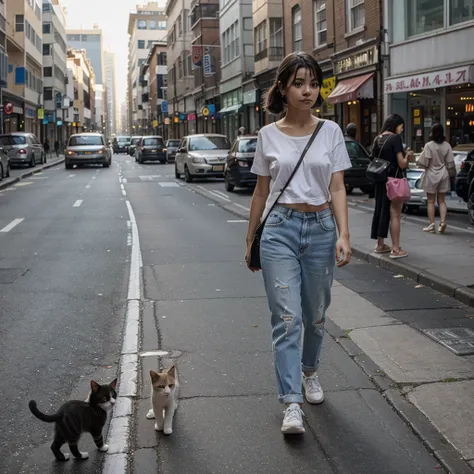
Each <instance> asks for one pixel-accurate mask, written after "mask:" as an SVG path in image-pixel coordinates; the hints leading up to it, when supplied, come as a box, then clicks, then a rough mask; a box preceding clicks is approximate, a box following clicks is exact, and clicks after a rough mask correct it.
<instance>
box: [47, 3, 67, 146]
mask: <svg viewBox="0 0 474 474" xmlns="http://www.w3.org/2000/svg"><path fill="white" fill-rule="evenodd" d="M66 51H67V45H66V15H65V12H64V9H63V8H62V6H61V4H60V3H59V0H48V1H43V76H44V83H43V86H44V88H43V91H44V92H43V94H44V96H43V98H44V114H43V115H44V118H43V127H42V128H43V130H42V132H43V133H42V136H43V140H44V139H46V138H48V140H49V142H50V143H51V145H53V144H54V143H55V142H56V141H58V142H59V143H60V144H62V143H64V142H65V140H66V138H67V137H66V128H65V127H64V126H63V122H64V119H65V114H64V109H63V106H64V100H65V95H66V81H67V65H66ZM51 148H53V147H51Z"/></svg>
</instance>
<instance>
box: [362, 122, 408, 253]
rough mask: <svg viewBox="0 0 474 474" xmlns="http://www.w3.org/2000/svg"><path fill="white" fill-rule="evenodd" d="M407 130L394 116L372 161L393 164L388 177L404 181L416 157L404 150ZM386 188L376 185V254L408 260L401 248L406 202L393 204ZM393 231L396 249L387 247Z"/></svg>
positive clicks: (383, 184) (383, 183)
mask: <svg viewBox="0 0 474 474" xmlns="http://www.w3.org/2000/svg"><path fill="white" fill-rule="evenodd" d="M404 127H405V121H404V120H403V118H402V117H401V116H400V115H398V114H393V115H390V116H389V117H388V118H387V119H386V120H385V123H384V124H383V127H382V130H381V132H380V135H378V136H377V137H375V140H374V144H373V146H372V153H371V154H372V158H381V159H383V160H385V161H388V162H389V163H390V165H389V167H388V170H387V177H392V178H395V177H398V178H402V177H404V176H405V169H406V168H408V162H409V160H410V159H412V157H413V156H414V155H413V152H412V151H410V152H405V150H404V147H403V140H402V137H401V133H402V132H403V129H404ZM386 185H387V183H386V180H385V181H381V182H377V183H375V209H374V215H373V218H372V230H371V238H372V239H374V240H377V246H376V247H375V249H374V252H375V253H379V254H381V253H390V258H404V257H407V256H408V253H407V252H406V251H405V250H403V249H402V248H401V247H400V219H401V215H402V207H403V202H402V201H400V200H394V201H390V199H389V198H388V196H387V187H386ZM389 227H390V236H391V238H392V247H390V246H388V245H387V244H385V239H386V238H387V237H388V229H389Z"/></svg>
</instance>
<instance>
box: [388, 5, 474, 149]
mask: <svg viewBox="0 0 474 474" xmlns="http://www.w3.org/2000/svg"><path fill="white" fill-rule="evenodd" d="M385 19H386V24H387V26H388V28H387V36H386V38H385V39H386V51H385V54H387V56H388V57H389V58H390V61H389V63H388V64H387V67H386V72H385V82H384V89H383V90H384V94H385V96H384V100H385V103H386V108H387V112H389V113H390V112H396V113H399V114H400V115H402V116H403V117H404V118H405V120H406V127H405V128H406V131H405V141H406V142H407V143H408V144H411V146H412V147H413V148H414V149H415V151H420V150H421V148H422V147H423V146H424V144H425V143H426V142H427V141H428V140H429V131H430V127H431V125H432V124H433V123H435V122H440V123H441V124H443V126H444V127H445V130H446V137H447V139H448V140H449V141H450V142H451V144H452V145H456V144H458V143H474V49H473V48H472V47H470V46H467V45H470V44H472V40H473V38H474V3H473V2H472V1H470V0H433V1H431V2H427V1H424V2H423V1H419V0H418V1H414V2H411V3H410V4H409V5H406V4H405V2H399V1H397V0H387V1H386V2H385Z"/></svg>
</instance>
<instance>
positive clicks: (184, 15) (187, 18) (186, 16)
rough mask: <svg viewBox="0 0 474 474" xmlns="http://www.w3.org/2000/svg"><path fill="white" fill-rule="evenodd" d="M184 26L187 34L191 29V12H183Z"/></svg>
mask: <svg viewBox="0 0 474 474" xmlns="http://www.w3.org/2000/svg"><path fill="white" fill-rule="evenodd" d="M183 26H184V32H185V33H187V32H188V31H189V30H190V28H189V10H186V9H185V10H183Z"/></svg>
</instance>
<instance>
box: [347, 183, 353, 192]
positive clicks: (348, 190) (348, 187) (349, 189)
mask: <svg viewBox="0 0 474 474" xmlns="http://www.w3.org/2000/svg"><path fill="white" fill-rule="evenodd" d="M352 191H354V188H353V187H352V186H349V185H348V184H346V194H352Z"/></svg>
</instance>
